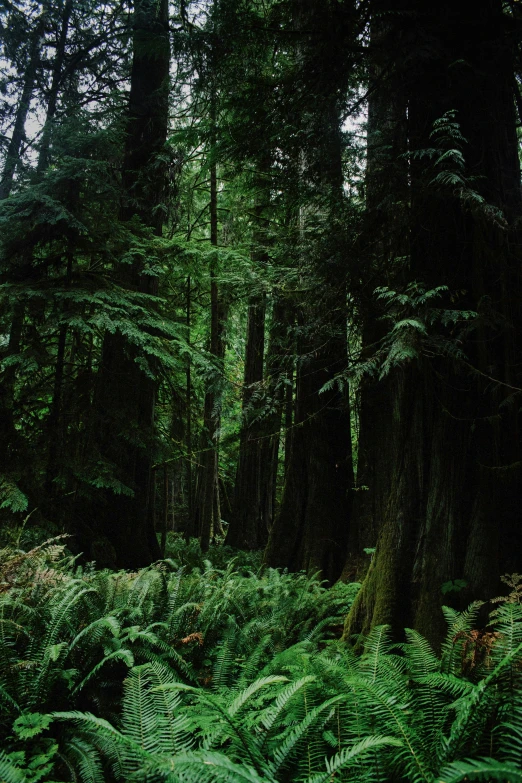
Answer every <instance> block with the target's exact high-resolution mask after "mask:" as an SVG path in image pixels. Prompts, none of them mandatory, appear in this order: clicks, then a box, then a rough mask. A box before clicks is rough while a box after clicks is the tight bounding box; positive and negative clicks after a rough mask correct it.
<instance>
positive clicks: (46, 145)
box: [36, 0, 73, 178]
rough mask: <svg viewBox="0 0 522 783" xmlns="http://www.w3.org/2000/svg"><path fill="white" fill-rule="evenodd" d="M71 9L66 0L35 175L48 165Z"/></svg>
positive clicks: (43, 170) (39, 175)
mask: <svg viewBox="0 0 522 783" xmlns="http://www.w3.org/2000/svg"><path fill="white" fill-rule="evenodd" d="M72 10H73V0H66V2H65V5H64V7H63V13H62V24H61V28H60V37H59V39H58V45H57V48H56V54H55V58H54V62H53V76H52V80H51V87H50V90H49V94H48V96H47V112H46V117H45V123H44V127H43V131H42V139H41V142H40V153H39V155H38V164H37V167H36V175H37V177H38V178H40V177H42V176H43V174H44V173H45V171H46V170H47V167H48V165H49V152H50V148H51V137H52V128H53V121H54V117H55V115H56V109H57V108H58V97H59V95H60V87H61V81H62V71H63V64H64V60H65V47H66V44H67V33H68V31H69V22H70V21H71V14H72Z"/></svg>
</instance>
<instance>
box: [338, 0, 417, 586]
mask: <svg viewBox="0 0 522 783" xmlns="http://www.w3.org/2000/svg"><path fill="white" fill-rule="evenodd" d="M396 8H397V3H396V0H373V3H372V13H373V15H374V17H373V19H372V22H371V33H370V47H369V50H370V53H371V54H370V90H369V99H368V123H367V156H366V177H365V193H366V215H365V226H364V231H363V232H362V236H361V237H360V239H359V243H358V249H359V264H360V267H361V283H360V288H359V291H356V292H354V295H355V296H357V305H358V313H359V317H360V319H361V361H368V360H370V359H371V357H372V355H373V354H374V353H375V352H376V350H377V347H378V345H379V343H380V341H381V340H382V338H383V337H384V335H385V334H386V324H385V323H384V322H383V319H382V315H383V308H382V306H380V303H379V302H378V301H377V300H376V298H375V295H374V290H375V289H376V288H377V287H378V286H384V285H388V286H391V287H392V288H393V287H394V285H396V283H397V281H399V282H400V281H401V279H402V276H403V273H404V270H403V263H401V260H400V259H401V258H405V257H406V256H407V252H408V224H407V215H406V208H405V206H403V205H404V204H405V203H406V198H407V193H406V190H407V167H406V161H405V158H404V154H405V153H406V92H405V87H404V78H403V76H402V74H401V73H400V71H399V70H398V68H397V61H399V62H400V59H401V57H402V56H403V50H402V45H403V42H402V38H403V36H401V32H402V31H401V29H400V27H399V26H398V24H397V17H396V15H395V14H390V11H394V10H396ZM391 391H392V390H391V387H390V382H389V379H388V378H384V379H382V380H380V381H378V380H377V379H376V378H375V377H369V376H366V377H364V378H363V379H362V382H361V383H360V385H359V388H358V389H357V406H358V411H357V414H358V424H359V438H358V443H357V476H356V481H355V492H354V498H353V507H352V515H351V520H350V533H349V538H348V549H347V558H346V563H345V566H344V570H343V575H342V578H343V580H346V581H359V580H360V578H361V576H363V575H364V573H365V571H366V570H367V568H368V565H369V562H370V559H369V557H368V554H367V553H365V551H364V550H365V549H368V548H373V547H375V544H376V542H377V537H378V533H379V528H380V524H381V522H382V520H383V519H384V515H385V510H386V505H387V502H388V496H389V492H390V485H391V473H392V469H393V465H394V449H393V444H394V440H395V439H394V433H393V430H392V429H390V427H393V425H394V419H393V417H392V408H391Z"/></svg>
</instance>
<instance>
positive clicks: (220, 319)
mask: <svg viewBox="0 0 522 783" xmlns="http://www.w3.org/2000/svg"><path fill="white" fill-rule="evenodd" d="M214 147H215V144H214V140H213V142H212V152H213V153H214ZM210 244H211V245H212V246H213V247H215V248H216V253H215V254H214V255H213V256H212V259H211V266H210V354H211V356H212V358H213V361H214V362H215V364H216V370H215V372H214V374H213V377H212V378H211V379H210V388H208V389H207V391H206V393H205V401H204V410H203V433H202V455H201V463H200V469H199V475H198V487H197V492H196V497H195V499H194V512H193V518H192V521H191V525H190V534H193V535H196V536H198V537H199V538H200V541H201V548H202V549H203V551H206V550H207V549H208V547H209V545H210V541H211V540H212V539H213V538H214V536H215V535H218V534H222V527H221V519H220V503H219V470H218V433H219V426H220V413H219V401H220V388H221V375H220V368H221V367H222V365H223V360H224V356H225V343H224V339H223V332H224V326H225V320H226V308H225V304H224V301H223V299H222V297H221V296H220V292H219V287H218V282H217V274H218V256H217V247H218V186H217V166H216V163H215V161H213V162H212V164H211V169H210Z"/></svg>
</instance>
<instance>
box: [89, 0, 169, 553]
mask: <svg viewBox="0 0 522 783" xmlns="http://www.w3.org/2000/svg"><path fill="white" fill-rule="evenodd" d="M133 29H134V33H133V62H132V72H131V88H130V97H129V113H128V120H127V137H126V144H125V153H124V161H123V189H124V204H123V207H122V211H121V216H122V219H123V220H131V219H135V218H139V219H140V220H141V222H142V223H143V224H144V225H145V226H148V227H150V228H152V229H153V231H154V233H155V234H156V235H157V236H160V235H161V232H162V222H163V211H162V209H161V204H162V200H163V193H164V186H165V172H164V167H163V165H162V164H161V162H160V161H159V160H158V155H159V154H160V153H161V151H162V149H163V145H164V143H165V140H166V136H167V125H168V80H169V60H170V56H169V55H170V45H169V29H168V3H167V0H160V2H159V3H158V2H156V0H138V2H137V3H136V4H135V11H134V28H133ZM118 274H119V280H120V282H121V284H123V285H124V286H125V287H127V288H129V289H130V290H135V291H140V292H142V293H147V294H152V295H154V294H156V293H157V286H158V280H157V278H156V277H154V276H153V275H150V274H146V273H145V272H144V270H143V267H142V265H141V262H134V263H132V264H128V265H125V266H123V265H122V266H121V267H120V268H119V269H118ZM138 358H139V357H138V350H137V349H136V348H134V347H133V346H131V345H129V344H128V343H127V341H126V338H125V337H124V335H123V334H120V333H118V332H117V333H115V334H110V333H107V334H106V335H105V338H104V342H103V353H102V358H101V364H100V368H99V371H98V377H97V383H96V393H95V399H94V407H95V416H96V417H97V426H96V430H97V439H98V449H99V452H100V459H101V461H102V463H103V464H104V465H108V468H109V470H112V471H114V479H115V481H116V483H113V484H112V486H113V489H112V490H111V489H108V490H106V491H101V492H100V497H99V500H96V501H94V502H93V503H92V504H88V508H87V511H88V514H89V516H88V517H87V516H86V515H85V513H83V514H82V517H83V519H82V520H81V523H82V524H81V526H80V527H81V530H80V535H79V539H80V542H81V545H82V548H83V549H84V551H87V552H89V555H90V556H91V557H93V558H94V559H95V560H97V561H98V565H102V564H103V565H112V566H117V567H124V568H139V567H142V566H145V565H148V564H149V563H150V562H152V561H153V560H155V559H157V558H159V557H160V555H161V551H160V548H159V545H158V541H157V538H156V534H155V531H154V520H153V518H152V491H153V482H152V471H151V464H152V448H153V437H154V407H155V397H156V383H155V381H154V380H153V379H151V377H150V376H149V375H147V374H145V373H144V372H143V371H142V369H141V368H140V367H139V364H138V363H137V361H136V360H137V359H138ZM117 482H121V483H120V484H119V485H118V483H117ZM118 486H119V487H120V488H119V489H118ZM77 512H78V509H77Z"/></svg>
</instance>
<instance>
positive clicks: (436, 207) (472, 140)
mask: <svg viewBox="0 0 522 783" xmlns="http://www.w3.org/2000/svg"><path fill="white" fill-rule="evenodd" d="M415 11H416V13H417V18H416V19H415V26H413V25H412V26H411V27H410V26H409V22H408V21H407V18H406V17H405V25H406V26H407V28H406V29H407V33H408V35H409V36H410V41H411V43H410V58H411V59H410V64H409V68H410V78H409V83H408V92H409V103H408V125H409V143H410V148H411V149H412V150H418V149H425V148H427V147H431V146H432V145H433V138H432V137H431V138H430V134H431V131H432V128H433V123H434V121H435V120H437V119H439V118H440V117H442V116H443V115H444V114H445V113H446V112H448V111H450V110H457V115H456V118H457V120H458V122H459V123H460V126H461V132H462V135H463V137H464V139H466V143H464V144H463V149H462V152H463V155H464V159H465V163H466V175H467V176H468V177H472V178H473V179H472V180H471V182H472V187H473V188H475V189H476V190H477V191H479V194H480V195H481V196H482V197H483V198H484V199H485V200H486V203H487V204H488V205H491V206H492V207H496V208H497V209H499V210H501V212H502V213H503V218H499V217H495V216H494V213H493V212H492V210H491V208H490V207H489V206H488V207H485V208H470V206H469V203H470V202H469V200H468V201H466V200H465V199H464V196H465V195H466V194H465V192H464V193H462V191H459V190H454V191H453V192H452V193H451V192H448V190H447V189H446V190H445V189H442V192H440V191H437V189H436V187H434V185H433V181H432V180H433V174H431V177H428V176H426V174H425V171H424V169H425V164H422V165H421V162H419V161H418V160H416V159H414V160H413V162H412V164H411V168H410V178H411V218H410V232H411V238H410V242H411V274H412V276H413V277H414V278H416V279H422V280H423V281H424V282H425V284H426V285H427V286H428V287H434V286H436V285H440V284H441V283H444V284H446V285H448V287H449V289H450V291H451V292H452V296H453V298H455V297H458V299H457V302H456V304H454V303H453V301H451V300H450V299H449V297H448V302H447V303H446V304H447V307H448V308H452V307H453V308H455V307H458V308H461V309H471V310H476V311H478V312H479V313H480V318H479V321H478V323H477V324H476V326H475V330H474V331H473V332H472V333H471V335H466V333H465V332H463V333H462V334H460V335H459V337H460V343H459V349H463V350H464V351H466V353H467V357H468V362H467V363H465V364H463V363H462V362H460V361H459V359H458V357H452V356H451V355H450V356H447V357H444V356H440V357H437V356H435V357H431V358H430V357H429V356H425V357H421V358H420V359H419V361H418V362H416V363H412V364H411V365H410V366H409V367H406V368H404V369H402V370H399V371H397V372H396V373H395V374H394V376H393V377H392V379H391V384H392V410H393V416H394V419H395V421H396V422H397V423H398V424H397V425H396V427H395V429H394V430H393V433H394V446H393V449H394V452H395V457H394V466H393V472H392V477H391V487H390V493H389V498H388V503H387V506H386V513H385V516H384V520H383V525H382V529H381V532H380V536H379V541H378V544H377V551H376V553H375V556H374V559H373V562H372V565H371V567H370V570H369V573H368V576H367V578H366V580H365V582H364V584H363V587H362V590H361V591H360V593H359V595H358V598H357V600H356V602H355V604H354V606H353V608H352V610H351V612H350V614H349V616H348V618H347V623H346V628H345V634H346V635H347V636H348V635H350V634H351V633H353V632H354V631H360V630H362V631H365V632H366V631H368V629H369V628H370V627H371V626H372V625H376V624H379V623H383V622H388V623H391V624H392V626H393V627H394V628H395V629H396V630H399V629H400V628H402V627H404V626H405V625H408V626H410V627H415V628H417V629H418V630H420V631H421V632H422V633H424V634H425V635H427V636H428V638H430V639H431V640H432V641H433V642H434V643H435V644H437V643H438V642H440V640H441V638H442V636H443V634H444V624H443V621H442V614H441V612H440V606H441V604H442V603H444V602H445V601H446V602H447V599H448V596H444V595H443V594H442V592H441V588H442V585H443V584H444V583H446V582H450V581H452V580H455V579H457V578H459V579H464V580H465V581H466V582H467V588H466V589H465V590H463V591H462V594H461V596H460V598H461V600H462V602H463V603H466V602H469V600H471V599H477V598H481V599H487V598H489V597H491V596H492V595H495V593H496V591H497V590H499V589H500V583H499V576H500V575H501V574H502V573H504V572H506V571H510V572H513V571H520V568H521V566H522V556H521V554H520V553H521V551H522V524H521V522H522V519H521V513H522V512H521V509H522V481H521V480H520V479H521V477H520V464H521V444H520V435H519V433H520V413H519V406H518V405H511V404H510V402H511V398H512V392H513V390H512V389H511V388H510V387H512V386H517V387H520V385H521V380H522V378H521V372H520V364H519V363H518V360H517V358H516V357H517V355H518V356H519V354H520V342H521V337H522V334H521V330H520V326H521V318H520V314H521V305H520V301H521V296H520V295H521V279H520V278H521V275H520V254H519V250H518V247H517V245H518V242H517V234H516V232H517V229H516V220H517V218H518V217H519V216H520V214H521V213H522V201H521V194H520V171H519V164H518V157H517V141H516V133H515V118H514V105H513V95H512V80H513V69H512V61H511V54H512V53H511V48H510V45H509V42H508V41H507V39H506V33H505V30H506V27H505V22H504V20H503V17H502V3H501V2H500V0H488V2H484V3H482V4H481V5H480V7H477V5H476V4H475V3H472V2H470V0H459V2H457V3H455V2H451V3H450V2H449V0H446V1H445V2H441V3H439V4H438V5H437V6H436V8H434V6H433V4H431V3H428V1H427V0H424V1H423V2H422V3H417V4H415ZM472 17H473V19H474V25H473V27H470V25H469V19H470V18H472ZM427 40H429V41H430V47H429V50H428V49H426V45H425V42H426V41H427ZM427 52H429V53H428V54H427ZM454 143H455V142H454V141H452V144H454ZM430 179H431V183H430ZM476 203H477V201H476V200H475V204H476ZM449 337H450V338H451V335H449ZM491 378H495V379H497V381H498V383H494V382H493V383H492V382H491ZM503 384H509V385H503Z"/></svg>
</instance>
